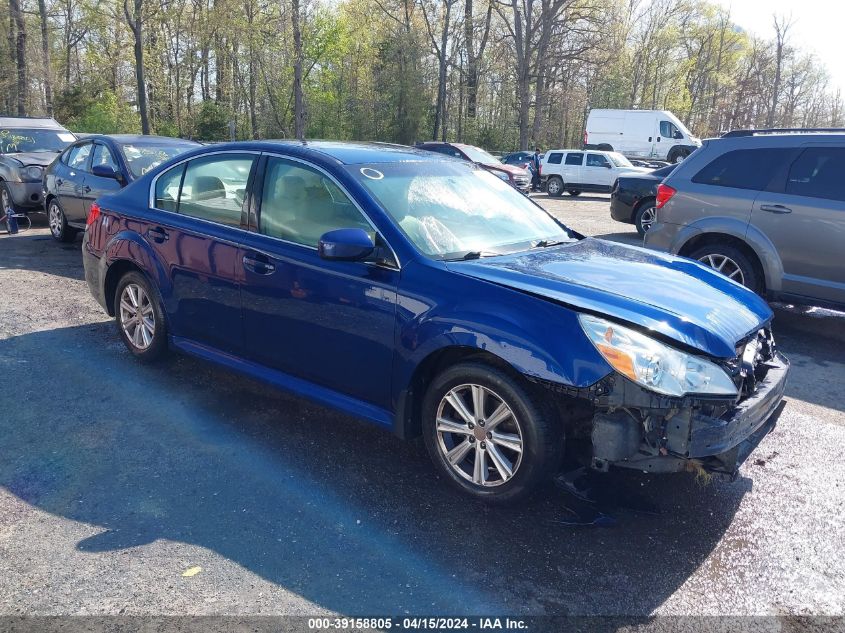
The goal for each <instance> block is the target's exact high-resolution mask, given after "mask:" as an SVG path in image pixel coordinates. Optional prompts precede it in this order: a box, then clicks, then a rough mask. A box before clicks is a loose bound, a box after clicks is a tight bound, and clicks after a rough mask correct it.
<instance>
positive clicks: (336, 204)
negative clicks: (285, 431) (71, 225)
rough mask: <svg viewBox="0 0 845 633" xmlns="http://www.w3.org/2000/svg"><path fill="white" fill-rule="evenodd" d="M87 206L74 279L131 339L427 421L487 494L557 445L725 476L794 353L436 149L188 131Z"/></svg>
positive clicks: (399, 427)
mask: <svg viewBox="0 0 845 633" xmlns="http://www.w3.org/2000/svg"><path fill="white" fill-rule="evenodd" d="M87 223H88V227H87V230H86V233H85V238H84V241H83V258H84V263H85V276H86V279H87V282H88V285H89V286H90V289H91V291H92V293H93V295H94V297H95V298H96V299H97V301H98V302H99V303H100V304H101V305H102V307H103V308H104V309H105V310H106V311H107V312H108V314H110V315H113V316H114V317H115V320H116V324H117V332H118V335H119V336H120V337H121V339H122V340H123V342H124V343H125V344H126V347H127V348H128V349H129V350H130V351H131V352H132V354H134V355H135V356H136V357H137V358H138V359H139V360H142V361H153V360H156V359H158V358H160V357H161V356H162V355H163V354H165V353H166V352H167V350H168V349H170V348H175V349H178V350H181V351H182V352H186V353H188V354H192V355H195V356H198V357H200V358H203V359H206V360H209V361H213V362H217V363H220V364H222V365H225V366H227V367H230V368H232V369H234V370H236V371H240V372H244V373H246V374H249V375H252V376H254V377H257V378H260V379H262V380H265V381H267V382H268V383H270V384H272V385H275V386H277V387H280V388H283V389H286V390H289V391H292V392H294V393H297V394H300V395H302V396H304V397H307V398H310V399H313V400H315V401H317V402H320V403H322V404H324V405H327V406H329V407H334V408H336V409H340V410H342V411H345V412H347V413H350V414H353V415H355V416H357V417H359V418H362V419H364V420H368V421H370V422H373V423H375V424H377V425H380V426H382V427H384V428H386V429H390V430H392V431H393V432H394V433H396V434H397V435H399V436H400V437H403V438H412V437H415V436H419V435H422V436H423V438H424V441H425V444H426V447H427V449H428V452H429V453H430V456H431V458H432V460H433V462H434V464H435V466H436V468H437V470H438V471H439V472H440V473H441V475H442V477H443V478H444V479H445V480H446V481H448V482H450V483H452V484H454V485H455V486H457V487H458V488H460V489H462V490H464V491H465V492H467V493H469V494H471V495H474V496H475V497H478V498H482V499H486V500H490V501H498V502H510V501H514V500H517V499H519V498H522V497H524V496H526V495H527V494H529V493H530V492H531V491H532V490H535V489H536V488H537V487H538V485H539V484H541V483H542V482H543V481H544V480H546V479H547V478H549V477H550V476H551V475H552V474H553V473H555V472H556V471H557V470H558V469H560V468H561V464H562V462H563V460H564V459H566V460H568V461H569V462H575V463H578V462H580V463H582V464H584V465H588V466H590V467H592V468H594V469H596V470H599V471H605V470H607V469H608V468H609V467H611V466H613V467H623V468H633V469H638V470H643V471H649V472H677V471H681V470H687V469H691V467H692V468H693V469H695V470H701V469H704V470H706V471H708V472H711V473H714V474H718V475H723V476H725V477H729V478H730V477H733V476H735V474H736V472H737V468H738V466H739V464H740V463H741V462H742V461H743V459H745V457H747V455H748V453H749V452H750V451H751V449H753V447H754V446H756V444H757V442H759V440H760V439H761V438H762V437H763V435H765V433H766V432H768V430H769V429H770V428H771V427H772V425H773V423H774V418H773V416H772V414H773V413H774V412H775V410H776V409H777V407H778V405H779V403H780V401H781V399H782V396H783V390H784V384H785V380H786V374H787V370H788V363H787V361H786V360H785V359H784V358H783V357H782V356H781V355H780V354H779V353H778V352H777V349H776V347H775V342H774V338H773V336H772V332H771V328H770V325H771V319H772V312H771V311H770V310H769V308H768V306H767V305H766V304H765V303H764V302H763V301H762V300H761V299H760V298H759V297H757V296H756V295H755V294H754V293H752V292H750V291H748V290H746V289H745V288H743V287H742V286H740V285H739V284H736V283H734V282H732V281H730V280H729V279H727V278H725V277H724V276H722V275H720V274H718V273H717V272H715V271H713V270H711V269H710V268H707V267H705V266H703V265H701V264H698V263H697V262H694V261H691V260H688V259H684V258H679V257H673V256H669V255H664V254H658V253H654V252H650V251H647V250H644V249H642V248H638V247H632V246H624V245H621V244H615V243H610V242H605V241H602V240H597V239H584V238H583V237H582V236H581V235H579V234H577V233H576V232H574V231H572V230H571V229H569V228H567V227H566V226H564V225H563V224H561V223H560V222H559V221H558V220H556V219H555V218H553V217H552V216H550V215H549V214H548V213H546V212H545V211H544V210H543V209H542V208H541V207H539V206H538V205H536V204H535V203H534V202H532V201H531V200H530V199H527V198H526V197H525V196H522V195H520V194H519V192H517V191H516V190H514V189H513V188H512V187H510V186H509V185H508V184H507V183H505V182H503V181H502V180H500V179H499V178H496V177H495V176H493V175H491V174H490V173H488V172H486V171H485V170H483V169H480V168H478V167H476V166H475V165H473V164H472V163H468V162H459V161H454V160H451V159H448V158H444V157H442V156H439V155H437V154H433V153H430V152H425V151H419V150H414V149H411V148H407V147H400V146H392V145H380V144H356V143H339V142H281V141H274V142H245V143H232V144H226V145H217V146H213V147H204V148H202V149H199V150H196V151H192V152H188V153H186V154H183V155H181V156H179V157H178V158H176V159H173V160H171V161H169V162H167V163H166V164H163V165H161V166H159V167H158V168H156V169H154V170H152V171H150V172H149V173H147V174H145V175H144V176H142V177H140V178H138V179H137V180H136V181H135V182H133V183H131V184H130V185H129V186H127V187H126V188H125V189H124V190H123V191H121V192H120V193H116V194H113V195H107V196H105V197H103V198H101V199H100V200H98V201H97V203H95V204H92V205H91V207H90V212H89V214H88V218H87ZM323 441H331V440H330V438H324V439H323ZM350 449H351V450H355V448H354V447H350ZM359 450H361V452H362V455H363V456H365V455H366V447H363V446H362V447H359Z"/></svg>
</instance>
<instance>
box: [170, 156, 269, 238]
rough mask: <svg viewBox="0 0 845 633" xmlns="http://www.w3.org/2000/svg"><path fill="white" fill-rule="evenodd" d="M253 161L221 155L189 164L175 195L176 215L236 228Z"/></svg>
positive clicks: (246, 157)
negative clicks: (177, 199)
mask: <svg viewBox="0 0 845 633" xmlns="http://www.w3.org/2000/svg"><path fill="white" fill-rule="evenodd" d="M254 160H255V158H254V157H253V156H252V155H249V154H225V155H215V156H206V157H203V158H196V159H194V160H192V161H189V162H188V166H187V167H186V168H185V177H184V178H183V179H182V188H181V190H180V192H179V206H178V211H179V213H180V214H182V215H189V216H191V217H193V218H200V219H202V220H208V221H210V222H216V223H218V224H225V225H227V226H235V227H239V226H240V225H241V208H242V207H243V204H244V198H245V197H246V185H247V181H248V180H249V173H250V171H251V170H252V163H253V162H254Z"/></svg>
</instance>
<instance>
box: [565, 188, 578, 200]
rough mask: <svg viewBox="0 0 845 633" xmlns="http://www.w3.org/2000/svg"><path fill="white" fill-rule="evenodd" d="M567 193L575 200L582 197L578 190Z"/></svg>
mask: <svg viewBox="0 0 845 633" xmlns="http://www.w3.org/2000/svg"><path fill="white" fill-rule="evenodd" d="M566 193H568V194H569V195H570V196H572V197H573V198H575V197H577V196H580V195H581V192H580V191H578V190H577V189H567V190H566Z"/></svg>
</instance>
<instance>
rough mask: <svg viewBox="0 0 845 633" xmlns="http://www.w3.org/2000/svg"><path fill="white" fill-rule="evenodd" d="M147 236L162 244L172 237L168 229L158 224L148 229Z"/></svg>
mask: <svg viewBox="0 0 845 633" xmlns="http://www.w3.org/2000/svg"><path fill="white" fill-rule="evenodd" d="M147 237H148V238H150V239H151V240H152V241H153V242H156V243H157V244H161V243H163V242H166V241H167V240H168V239H170V236H169V235H168V234H167V231H165V230H164V229H163V228H161V227H158V226H157V227H156V228H154V229H147Z"/></svg>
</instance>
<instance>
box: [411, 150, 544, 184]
mask: <svg viewBox="0 0 845 633" xmlns="http://www.w3.org/2000/svg"><path fill="white" fill-rule="evenodd" d="M417 147H418V148H420V149H424V150H426V151H429V152H436V153H438V154H445V155H446V156H452V157H453V158H459V159H461V160H468V161H470V162H472V163H475V164H476V165H478V166H479V167H481V168H482V169H485V170H487V171H489V172H490V173H491V174H493V175H494V176H496V177H497V178H500V179H501V180H504V181H505V182H507V183H509V184H510V185H511V186H512V187H513V188H514V189H518V190H519V191H521V192H522V193H524V194H526V195H527V194H528V193H530V191H531V174H530V173H529V172H528V171H527V170H526V169H524V168H522V167H517V166H515V165H510V164H506V163H504V162H502V161H500V160H499V159H498V158H496V157H495V156H493V155H492V154H489V153H488V152H485V151H484V150H483V149H481V148H480V147H475V146H474V145H466V144H464V143H440V142H437V141H430V142H427V143H417Z"/></svg>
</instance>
